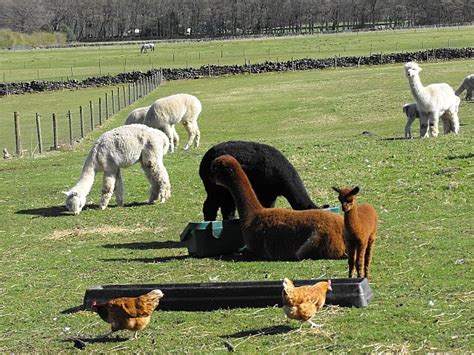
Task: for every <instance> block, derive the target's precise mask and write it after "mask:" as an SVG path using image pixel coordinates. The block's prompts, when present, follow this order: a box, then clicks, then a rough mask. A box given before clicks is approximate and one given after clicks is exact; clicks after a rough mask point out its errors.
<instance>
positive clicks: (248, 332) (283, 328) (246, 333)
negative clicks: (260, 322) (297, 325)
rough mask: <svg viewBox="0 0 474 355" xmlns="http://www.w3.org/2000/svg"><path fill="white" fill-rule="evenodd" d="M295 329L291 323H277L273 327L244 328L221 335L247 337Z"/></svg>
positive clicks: (275, 333) (281, 332) (282, 332)
mask: <svg viewBox="0 0 474 355" xmlns="http://www.w3.org/2000/svg"><path fill="white" fill-rule="evenodd" d="M293 330H294V328H293V327H290V326H289V325H275V326H273V327H265V328H260V329H250V330H244V331H241V332H237V333H233V334H229V335H224V336H221V338H246V337H249V336H261V335H277V334H284V333H288V332H291V331H293Z"/></svg>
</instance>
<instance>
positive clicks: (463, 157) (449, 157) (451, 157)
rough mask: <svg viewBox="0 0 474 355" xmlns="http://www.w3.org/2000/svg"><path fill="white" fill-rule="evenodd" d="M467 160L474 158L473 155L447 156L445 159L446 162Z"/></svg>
mask: <svg viewBox="0 0 474 355" xmlns="http://www.w3.org/2000/svg"><path fill="white" fill-rule="evenodd" d="M469 158H474V153H469V154H463V155H448V157H447V159H448V160H454V159H469Z"/></svg>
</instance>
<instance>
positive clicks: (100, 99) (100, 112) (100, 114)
mask: <svg viewBox="0 0 474 355" xmlns="http://www.w3.org/2000/svg"><path fill="white" fill-rule="evenodd" d="M99 126H102V98H101V97H99Z"/></svg>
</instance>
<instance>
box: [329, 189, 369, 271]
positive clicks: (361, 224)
mask: <svg viewBox="0 0 474 355" xmlns="http://www.w3.org/2000/svg"><path fill="white" fill-rule="evenodd" d="M333 189H334V190H335V191H336V192H337V193H339V202H341V205H342V210H343V211H344V235H345V238H346V245H347V249H348V252H349V257H348V260H349V277H354V271H355V269H354V267H355V266H356V267H357V277H363V276H362V275H363V274H362V268H364V274H365V277H366V278H369V267H370V262H371V261H372V256H373V252H374V243H375V239H376V238H377V221H378V216H377V212H376V211H375V208H374V207H373V206H372V205H369V204H362V205H360V206H358V205H357V193H358V192H359V188H358V187H355V188H353V189H350V188H345V189H338V188H336V187H333Z"/></svg>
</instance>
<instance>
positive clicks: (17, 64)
mask: <svg viewBox="0 0 474 355" xmlns="http://www.w3.org/2000/svg"><path fill="white" fill-rule="evenodd" d="M473 38H474V27H473V26H465V27H447V28H437V29H410V30H396V31H376V32H360V33H357V32H356V33H339V34H324V35H305V36H296V37H276V38H260V39H242V40H232V41H229V40H212V41H200V42H197V41H193V42H191V41H179V42H164V41H163V42H157V43H156V48H155V51H154V52H148V53H144V54H141V53H140V45H139V44H133V45H132V44H127V43H123V44H120V45H113V46H100V45H98V46H96V47H83V48H63V49H35V50H17V51H7V50H1V51H0V81H6V82H13V81H30V80H58V79H61V80H65V79H67V78H74V79H82V78H86V77H89V76H94V75H105V74H117V73H122V72H128V71H133V70H142V71H146V70H149V69H150V68H158V67H162V68H165V67H181V68H183V67H200V66H202V65H207V64H217V65H219V64H220V65H223V64H239V65H241V64H244V63H245V62H247V63H248V62H250V63H260V62H264V61H266V60H269V61H285V60H290V59H292V58H293V59H298V58H305V57H310V58H327V57H333V56H336V55H337V56H367V55H370V54H373V53H392V52H401V51H418V50H423V49H428V48H445V47H472V46H473V45H474V40H473Z"/></svg>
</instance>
